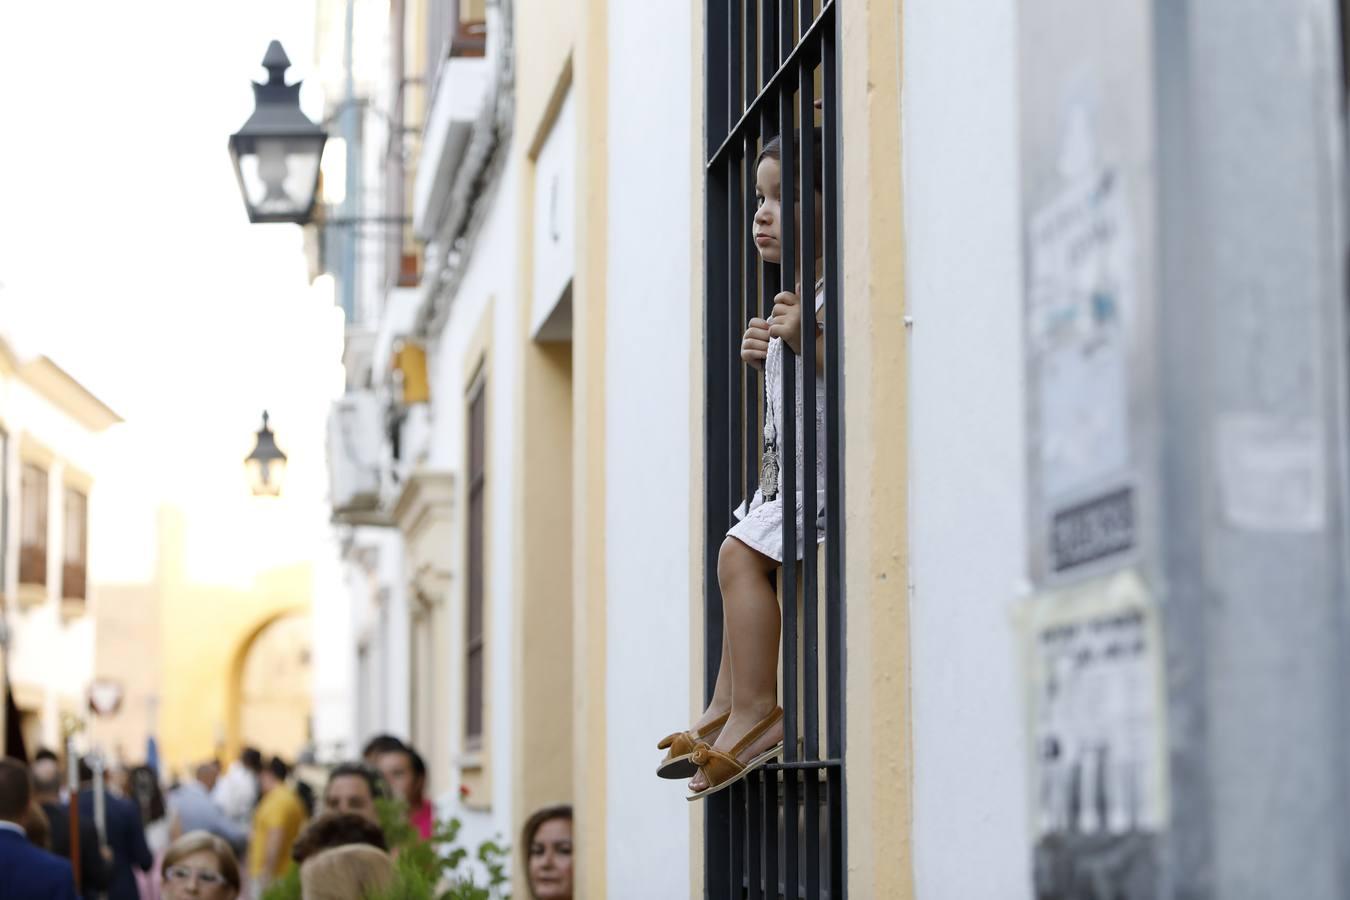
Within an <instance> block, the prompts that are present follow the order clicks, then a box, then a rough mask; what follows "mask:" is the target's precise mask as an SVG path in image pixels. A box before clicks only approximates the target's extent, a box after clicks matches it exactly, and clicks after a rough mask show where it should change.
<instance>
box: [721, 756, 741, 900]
mask: <svg viewBox="0 0 1350 900" xmlns="http://www.w3.org/2000/svg"><path fill="white" fill-rule="evenodd" d="M722 793H724V794H727V795H728V796H729V797H730V798H731V865H730V866H729V867H728V869H727V873H726V878H725V881H726V885H727V888H726V894H725V895H724V896H727V897H736V898H740V897H743V896H745V894H744V893H743V892H744V890H745V888H744V884H745V855H746V853H745V837H746V834H745V811H746V809H745V807H746V804H745V782H744V781H739V782H737V783H736V784H733V785H732V786H731V788H730V789H729V790H726V791H723V792H722Z"/></svg>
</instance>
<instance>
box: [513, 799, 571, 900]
mask: <svg viewBox="0 0 1350 900" xmlns="http://www.w3.org/2000/svg"><path fill="white" fill-rule="evenodd" d="M554 819H566V820H567V822H568V824H569V825H570V824H571V823H572V807H571V806H569V805H568V804H566V803H560V804H558V805H557V806H545V807H544V808H543V809H537V810H535V812H534V815H532V816H530V817H529V818H528V819H526V820H525V827H524V828H522V829H520V854H521V856H523V857H524V862H525V880H526V881H529V872H530V845H531V844H533V843H534V836H535V835H536V834H537V833H538V832H539V829H540V828H541V827H542V826H543V824H544V823H545V822H552V821H553V820H554ZM530 895H531V896H534V885H532V884H531V885H530Z"/></svg>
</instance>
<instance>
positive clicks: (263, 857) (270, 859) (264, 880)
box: [248, 756, 305, 896]
mask: <svg viewBox="0 0 1350 900" xmlns="http://www.w3.org/2000/svg"><path fill="white" fill-rule="evenodd" d="M288 775H290V768H289V767H288V766H287V765H286V763H285V762H283V761H282V760H281V759H280V758H278V757H275V756H274V757H272V761H271V762H270V763H269V764H268V765H266V766H263V770H262V773H261V774H260V776H259V779H258V780H259V784H260V785H261V787H262V792H263V794H262V799H261V800H259V801H258V808H257V810H255V811H254V813H253V834H252V837H251V838H250V839H249V844H248V866H249V874H250V875H252V877H253V889H254V891H255V895H256V896H261V895H262V892H263V891H264V890H266V889H267V886H268V885H269V884H271V883H272V882H273V881H274V880H275V879H276V878H278V877H280V876H281V875H282V874H283V873H284V872H285V871H286V868H287V867H288V866H289V865H290V864H291V846H292V845H293V844H294V843H295V838H296V836H297V835H299V834H300V829H301V828H303V827H304V825H305V806H304V804H303V803H301V802H300V797H299V796H298V795H297V794H296V793H295V791H293V790H291V788H290V787H288V786H287V784H286V777H287V776H288Z"/></svg>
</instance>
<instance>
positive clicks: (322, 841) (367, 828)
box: [291, 813, 389, 864]
mask: <svg viewBox="0 0 1350 900" xmlns="http://www.w3.org/2000/svg"><path fill="white" fill-rule="evenodd" d="M348 844H369V845H370V846H372V847H378V848H379V849H381V850H388V849H389V847H388V846H387V845H386V844H385V840H384V832H383V831H381V830H380V826H378V825H376V824H375V823H374V822H372V821H370V820H369V819H367V818H366V817H365V816H358V815H356V814H355V813H327V814H325V815H322V816H319V817H318V818H317V819H315V820H314V821H313V822H311V823H310V825H309V827H308V828H306V829H305V830H304V831H302V832H300V837H299V838H297V839H296V841H295V846H294V847H293V848H292V849H291V859H293V860H295V862H296V863H297V864H299V863H302V862H304V861H305V860H307V859H309V858H310V857H311V856H313V855H315V854H316V853H321V852H323V851H324V850H332V849H333V848H334V847H345V846H346V845H348Z"/></svg>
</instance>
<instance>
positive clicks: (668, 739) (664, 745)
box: [656, 731, 689, 750]
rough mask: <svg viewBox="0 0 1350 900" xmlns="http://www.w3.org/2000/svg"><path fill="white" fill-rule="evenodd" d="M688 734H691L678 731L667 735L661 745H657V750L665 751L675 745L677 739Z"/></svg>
mask: <svg viewBox="0 0 1350 900" xmlns="http://www.w3.org/2000/svg"><path fill="white" fill-rule="evenodd" d="M688 733H689V732H687V731H676V732H672V733H671V734H668V735H666V736H665V737H663V738H661V741H660V743H658V744H657V745H656V749H657V750H665V749H666V748H667V747H669V746H670V745H671V744H673V743H675V739H676V738H678V737H680V736H682V735H686V734H688Z"/></svg>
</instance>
